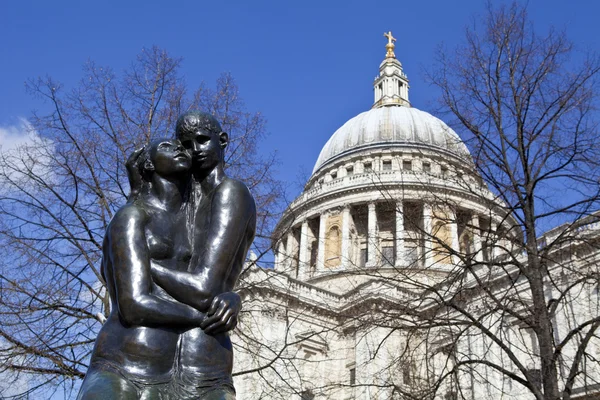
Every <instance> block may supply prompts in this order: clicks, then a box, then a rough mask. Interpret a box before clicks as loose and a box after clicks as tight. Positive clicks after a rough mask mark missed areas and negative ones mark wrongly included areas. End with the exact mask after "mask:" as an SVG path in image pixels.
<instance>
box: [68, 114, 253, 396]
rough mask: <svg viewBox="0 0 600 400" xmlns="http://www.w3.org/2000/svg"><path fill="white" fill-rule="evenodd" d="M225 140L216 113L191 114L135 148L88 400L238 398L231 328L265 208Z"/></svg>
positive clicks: (109, 252)
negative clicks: (228, 161) (235, 168)
mask: <svg viewBox="0 0 600 400" xmlns="http://www.w3.org/2000/svg"><path fill="white" fill-rule="evenodd" d="M227 143H228V137H227V134H226V133H225V132H223V131H222V129H221V126H220V124H219V122H218V121H217V120H216V119H215V118H214V117H213V116H211V115H209V114H206V113H201V112H188V113H185V114H184V115H182V116H181V117H179V119H178V120H177V125H176V139H160V140H156V141H153V142H152V143H150V144H148V145H147V146H145V147H144V148H143V149H141V150H137V151H136V152H134V154H133V155H132V156H131V157H130V158H129V161H128V163H127V167H128V172H129V179H130V183H131V187H132V190H131V195H130V198H129V201H128V203H127V204H126V205H125V206H123V207H122V208H121V209H120V210H119V211H118V212H117V213H116V214H115V216H114V217H113V219H112V221H111V222H110V224H109V226H108V229H107V231H106V236H105V238H104V245H103V259H102V274H103V276H104V279H105V281H106V286H107V289H108V291H109V294H110V298H111V313H110V316H109V317H108V319H107V320H106V322H105V323H104V326H103V327H102V329H101V330H100V333H99V334H98V338H97V339H96V345H95V347H94V351H93V353H92V358H91V362H90V367H89V370H88V372H87V374H86V377H85V379H84V381H83V384H82V387H81V390H80V392H79V396H78V399H81V400H90V399H102V400H104V399H144V400H146V399H160V400H167V399H169V400H170V399H207V400H208V399H211V400H212V399H214V400H217V399H219V400H225V399H227V400H229V399H235V391H234V388H233V382H232V377H231V371H232V367H233V365H232V364H233V353H232V348H231V341H230V339H229V334H228V333H227V332H228V331H229V330H231V329H233V328H234V327H235V325H236V323H237V315H238V313H239V311H240V309H241V301H240V298H239V296H238V295H237V294H236V293H234V292H232V291H233V288H234V285H235V283H236V280H237V279H238V276H239V274H240V272H241V270H242V267H243V264H244V260H245V258H246V253H247V251H248V248H249V247H250V244H251V243H252V240H253V238H254V233H255V230H256V207H255V203H254V199H253V198H252V195H251V194H250V192H249V191H248V188H247V187H246V186H245V185H244V184H243V183H241V182H239V181H237V180H235V179H231V178H229V177H227V176H226V175H225V173H224V170H223V168H224V165H223V164H224V159H223V154H224V150H225V147H226V146H227Z"/></svg>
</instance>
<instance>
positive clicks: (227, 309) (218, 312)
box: [200, 292, 242, 335]
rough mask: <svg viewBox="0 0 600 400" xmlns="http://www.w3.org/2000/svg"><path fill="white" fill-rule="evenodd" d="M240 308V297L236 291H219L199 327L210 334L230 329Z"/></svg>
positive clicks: (234, 323)
mask: <svg viewBox="0 0 600 400" xmlns="http://www.w3.org/2000/svg"><path fill="white" fill-rule="evenodd" d="M241 309H242V299H241V298H240V296H239V295H238V294H237V293H235V292H225V293H221V294H219V295H217V296H215V298H214V299H213V301H212V303H211V305H210V308H209V310H208V312H207V313H206V319H205V320H204V322H203V323H202V325H201V326H200V327H201V328H202V329H203V330H204V332H206V333H207V334H210V335H215V334H217V333H222V332H227V331H230V330H232V329H233V328H235V326H236V325H237V322H238V314H239V313H240V310H241Z"/></svg>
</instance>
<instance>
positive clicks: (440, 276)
mask: <svg viewBox="0 0 600 400" xmlns="http://www.w3.org/2000/svg"><path fill="white" fill-rule="evenodd" d="M482 23H483V26H482V27H479V26H475V27H474V28H473V29H468V30H467V32H466V41H465V44H464V45H462V46H461V47H459V48H458V49H457V51H456V52H453V53H450V52H447V51H441V52H440V58H439V62H438V64H437V66H436V68H435V69H434V70H433V71H432V72H430V75H429V77H430V79H431V82H432V83H433V84H435V85H436V86H437V87H438V88H439V89H440V91H441V95H442V96H441V100H442V111H446V112H445V115H446V116H448V117H449V118H450V121H449V122H451V125H452V126H453V128H455V130H456V131H457V132H458V133H459V134H460V136H461V137H462V138H463V139H464V140H465V142H466V144H467V146H468V147H469V149H470V151H471V158H470V159H463V160H459V159H458V158H457V159H450V157H448V156H447V155H445V154H443V155H441V156H440V155H437V156H436V155H433V154H432V153H426V152H423V154H421V157H418V158H420V159H421V160H426V158H427V157H428V158H429V160H426V161H427V163H428V164H427V167H425V164H423V163H421V161H419V163H420V164H422V165H420V166H419V169H418V170H415V167H414V166H413V167H411V166H410V165H409V166H408V168H407V169H404V166H403V165H401V164H402V163H400V166H399V167H395V168H397V172H393V171H392V170H391V169H390V170H389V171H385V173H380V171H373V172H371V173H370V176H371V178H370V179H372V181H371V186H372V187H376V188H379V190H380V196H379V197H378V199H377V207H376V208H377V212H378V213H381V215H380V216H379V217H378V218H379V220H378V221H380V222H381V223H380V224H379V226H378V227H374V228H373V231H374V232H375V234H374V235H372V234H371V233H370V232H369V231H370V230H371V229H370V228H368V227H367V226H365V224H366V222H365V218H364V217H362V216H361V215H360V214H361V212H366V208H367V205H366V204H364V201H365V200H364V198H366V197H364V198H362V200H361V202H362V203H360V204H359V202H357V203H356V204H351V205H350V206H348V205H347V204H344V205H342V206H340V208H344V209H345V213H346V214H345V215H346V216H349V222H344V223H347V224H348V225H349V228H348V230H347V232H348V231H349V232H350V234H349V239H348V241H349V243H355V242H354V241H353V240H354V238H357V240H356V243H359V244H360V243H362V242H361V241H363V242H364V241H366V242H373V243H374V245H373V246H369V243H366V244H365V243H363V247H357V245H356V244H351V245H349V246H348V247H350V246H354V247H355V249H356V250H366V251H367V253H366V254H367V259H368V260H369V261H368V262H365V259H364V258H362V259H361V257H360V253H359V252H354V253H352V251H350V252H349V253H347V254H350V257H352V258H351V259H347V260H342V258H343V257H345V255H344V254H343V252H342V250H341V246H340V243H341V242H340V241H339V236H335V235H334V236H332V239H331V240H332V242H331V243H333V245H332V246H331V254H330V256H331V259H332V260H336V261H335V262H338V263H339V262H340V261H345V262H346V267H345V269H344V268H342V269H343V271H342V269H340V273H343V274H344V275H343V276H344V279H345V282H344V284H345V285H346V286H347V287H348V289H346V291H345V292H344V294H337V295H336V294H335V293H332V292H328V291H327V290H326V288H323V287H319V285H318V283H314V284H313V283H311V282H309V283H305V282H301V280H302V277H301V275H302V274H301V273H299V272H298V271H299V270H300V269H303V271H304V273H305V277H306V276H308V277H311V276H310V274H311V272H310V270H311V268H312V267H314V266H313V265H312V264H311V263H312V259H311V256H310V255H309V254H304V255H303V256H299V246H298V244H299V243H301V242H303V241H308V242H309V243H316V242H317V241H318V240H319V239H318V237H319V235H320V234H321V233H322V232H321V228H318V225H319V224H318V223H315V222H319V221H316V220H308V221H306V220H305V221H304V222H307V226H308V229H303V228H302V227H301V224H299V223H298V222H302V221H301V220H300V221H298V220H296V219H295V217H294V216H291V214H292V213H293V212H294V211H295V210H294V209H293V204H292V208H291V209H290V210H289V211H288V213H289V214H290V216H289V218H288V220H289V221H290V223H292V222H293V223H294V224H295V225H294V226H290V227H289V229H285V227H283V226H281V227H280V231H279V232H277V233H278V235H279V237H278V239H277V241H280V242H281V243H280V245H278V248H279V249H280V251H278V257H279V262H278V263H279V265H280V266H281V267H282V268H283V272H284V273H285V274H287V277H286V278H283V277H282V278H280V279H281V280H282V281H284V282H282V283H280V284H278V285H275V281H274V280H273V279H271V280H267V279H266V278H265V279H263V280H262V281H261V280H260V279H258V278H257V280H256V281H255V284H256V286H257V287H256V288H254V289H253V290H254V291H253V293H254V295H257V294H259V293H262V297H260V298H259V297H257V301H260V302H263V303H265V304H263V306H262V307H259V308H260V309H261V310H263V311H262V312H263V314H268V311H266V310H268V309H269V306H272V305H273V304H276V303H280V304H284V305H285V309H286V314H285V316H280V317H279V321H280V322H281V324H283V325H285V327H284V328H280V333H281V332H283V335H280V336H279V338H280V339H281V338H294V339H296V340H297V339H299V338H301V337H302V333H303V332H302V331H301V329H305V328H300V329H294V327H293V324H292V322H293V321H297V320H302V319H304V320H305V324H309V323H310V322H306V321H314V325H315V329H314V330H313V331H312V333H313V334H317V335H322V336H324V337H328V335H330V334H331V333H334V332H335V334H332V335H330V336H329V337H328V340H330V341H329V342H328V343H329V345H330V346H332V348H329V349H327V351H324V353H327V357H326V359H325V360H318V361H315V366H316V365H321V364H320V363H322V364H325V363H328V365H329V367H328V368H331V369H329V371H334V370H335V368H338V370H339V369H340V368H349V370H348V371H352V372H351V374H349V376H350V377H351V378H348V379H347V380H345V381H343V382H342V381H340V380H338V381H335V382H332V383H331V385H330V386H328V387H325V386H323V387H316V388H314V390H313V391H312V393H316V392H318V393H321V394H323V395H324V396H326V397H327V396H331V397H330V398H336V397H335V395H334V394H332V393H335V392H334V390H336V389H339V388H343V387H346V388H352V391H351V392H350V391H346V392H344V393H345V396H348V393H352V394H351V396H354V397H356V398H358V397H360V398H369V396H373V397H375V396H379V397H378V398H390V399H396V398H402V399H423V398H428V399H434V398H435V399H479V398H484V397H486V396H487V397H490V398H501V397H502V398H515V399H520V398H536V399H553V400H554V399H571V398H575V397H579V398H583V397H584V396H586V395H587V396H594V395H595V396H597V393H598V391H599V390H598V389H599V388H600V362H599V360H598V354H600V331H599V330H598V326H599V325H600V297H599V290H598V287H599V283H600V275H599V272H600V271H599V270H598V258H599V257H600V247H599V244H600V241H599V239H600V229H599V228H600V223H599V222H598V221H600V213H599V209H598V208H599V207H598V206H599V205H600V202H599V200H600V198H599V191H600V184H599V182H600V168H599V167H600V165H598V163H599V162H600V157H599V156H600V154H599V150H600V147H599V146H600V144H599V143H598V130H597V114H596V111H597V110H596V105H597V78H598V71H599V69H600V62H599V60H598V59H597V58H596V57H595V56H593V55H581V54H578V53H576V52H575V51H574V50H573V48H572V45H571V43H570V42H569V41H568V40H567V38H566V36H565V34H564V33H563V32H557V31H555V30H550V31H549V32H548V34H547V35H544V36H540V35H538V34H536V33H535V30H534V27H533V25H532V24H531V22H530V21H529V20H528V19H527V14H526V11H525V9H524V8H523V7H522V6H520V5H518V4H513V5H511V6H509V7H499V8H494V7H492V6H491V5H490V6H489V8H488V15H487V18H485V19H484V20H483V22H482ZM410 151H411V152H413V153H414V152H415V151H416V150H414V149H412V148H411V150H410ZM390 152H391V153H392V154H391V156H390V157H395V156H394V154H393V153H394V149H391V150H390ZM444 157H445V158H446V159H443V158H444ZM357 160H358V157H356V158H354V159H352V163H349V164H348V165H353V167H352V168H354V166H355V165H356V164H358V163H360V162H361V161H357ZM365 162H366V163H368V165H369V170H370V169H371V167H372V164H371V162H370V161H365ZM429 162H431V164H429ZM434 163H437V164H438V165H434ZM329 167H330V168H331V171H333V172H332V173H335V174H336V176H337V173H338V172H337V171H338V168H339V170H341V169H342V168H345V166H344V165H343V162H340V163H339V164H335V163H333V162H332V163H331V165H330V166H329ZM363 167H364V165H363ZM390 168H392V167H390ZM365 169H366V168H365ZM354 173H355V174H356V172H355V171H354ZM360 174H362V175H360V176H352V177H351V178H352V180H353V182H354V183H353V184H354V185H356V186H358V184H359V183H360V182H362V181H364V180H366V179H369V178H368V174H367V173H366V172H361V173H360ZM399 176H400V177H401V178H402V179H401V180H400V179H398V180H397V181H391V180H390V179H391V178H390V177H394V179H396V178H398V177H399ZM329 178H330V179H334V181H330V182H329V183H328V182H327V181H326V180H325V181H324V182H323V183H322V185H324V186H325V185H330V186H331V188H332V189H331V190H332V191H333V190H334V189H333V188H335V190H338V191H339V192H341V191H342V190H343V187H342V186H343V185H342V178H339V177H337V180H335V179H336V178H335V177H334V178H331V175H330V176H329ZM315 180H316V178H315ZM407 182H408V183H409V184H410V186H411V187H410V188H406V187H405V186H408V183H407ZM311 185H312V186H310V187H307V192H309V191H312V192H314V193H318V194H319V195H322V194H323V192H319V190H320V185H321V183H320V182H313V183H312V184H311ZM336 185H337V186H336ZM403 185H404V186H403ZM357 190H358V189H357ZM409 190H412V191H414V193H415V194H417V195H415V194H413V195H412V197H406V198H405V197H404V196H405V193H406V192H408V191H409ZM457 193H458V194H457ZM305 194H306V196H305V197H306V198H309V195H311V194H310V193H305ZM315 197H317V194H315V195H314V197H312V198H311V199H314V198H315ZM346 201H348V200H347V199H343V200H340V204H342V203H344V202H346ZM370 201H371V200H370ZM399 203H401V204H402V206H401V207H399V206H398V204H399ZM426 207H428V210H427V216H425V208H426ZM299 208H300V207H299ZM374 209H375V208H374ZM303 211H304V210H303V209H301V210H300V211H299V212H303ZM332 212H333V213H337V214H336V215H335V216H334V217H335V218H340V219H342V218H346V217H341V216H340V214H341V213H340V212H339V210H337V211H336V210H333V211H332ZM398 215H399V216H400V217H398ZM396 218H399V220H400V221H401V223H396V227H394V226H393V222H392V221H395V220H396ZM344 221H347V220H345V219H344ZM361 224H362V225H361ZM386 224H387V225H390V226H385V225H386ZM323 226H325V225H323ZM398 226H401V227H402V236H403V238H402V240H403V246H405V253H404V257H403V259H402V260H401V262H400V263H398V262H397V261H398V260H397V259H395V258H396V256H395V254H398V252H397V247H396V246H397V243H399V242H400V241H399V240H398V232H397V231H395V229H397V227H398ZM355 231H356V232H355ZM303 232H309V234H308V235H307V236H304V235H306V234H305V233H303ZM311 232H312V233H311ZM316 232H317V233H316ZM286 237H287V239H286ZM328 240H329V238H328V237H325V241H328ZM311 241H313V242H311ZM290 243H291V245H290ZM327 243H329V242H327ZM393 243H396V244H393ZM392 244H393V245H392ZM308 248H310V246H309V245H305V249H308ZM325 248H326V249H327V248H328V246H327V245H326V246H325ZM369 249H374V250H376V251H377V254H376V255H375V256H373V255H371V254H369V252H370V251H371V250H369ZM326 251H328V250H326ZM390 251H391V252H390ZM390 254H391V256H390ZM303 260H304V262H305V263H307V262H308V263H309V265H302V262H303ZM371 260H373V261H372V262H371ZM334 264H335V263H334V262H332V265H333V266H334V267H336V265H337V264H335V265H334ZM286 268H287V269H286ZM326 268H327V266H325V272H328V271H327V270H326ZM319 272H321V271H319ZM334 272H335V271H333V270H332V272H331V274H333V273H334ZM261 273H262V272H261ZM257 275H258V274H257ZM324 275H325V274H324ZM314 276H316V278H317V279H315V280H314V281H313V282H316V281H318V279H319V275H314ZM296 277H298V280H296V279H295V278H296ZM363 289H364V290H363ZM341 290H342V289H340V291H341ZM311 298H312V299H313V300H315V301H314V304H311V303H310V299H311ZM267 303H268V304H267ZM307 310H311V311H307ZM257 312H258V311H257ZM305 313H306V315H304V314H305ZM324 315H327V317H325V316H324ZM329 315H331V316H332V317H331V319H330V320H326V318H328V317H329ZM265 321H270V320H269V319H268V318H265V319H264V320H262V321H260V322H259V323H256V324H255V326H254V327H253V329H255V332H254V333H255V335H259V334H265V335H269V334H270V335H271V336H273V335H274V333H273V331H274V330H276V329H275V325H274V324H269V323H267V322H265ZM304 326H306V325H304ZM257 332H258V333H257ZM266 332H268V333H266ZM348 336H352V338H353V339H352V340H354V342H353V343H354V345H355V346H356V347H352V346H349V347H348V348H347V349H345V350H344V349H339V348H337V350H334V348H335V345H336V344H337V342H341V341H343V340H345V339H344V338H345V337H348ZM281 342H282V343H279V345H278V347H275V346H274V347H272V348H271V349H270V350H271V351H272V353H273V354H285V353H279V352H280V351H283V350H285V349H287V350H288V351H291V350H293V349H298V348H301V347H302V343H297V342H292V341H285V340H281ZM350 342H351V341H350ZM361 343H362V346H363V347H359V346H361ZM286 346H287V347H286ZM344 351H348V352H355V354H356V355H355V357H356V360H357V361H356V364H355V366H352V365H350V366H346V365H344V361H340V362H338V363H337V364H336V362H337V360H347V357H346V356H345V355H344V354H343V352H344ZM294 355H295V358H294V359H292V358H289V359H288V361H289V364H288V365H286V366H285V368H284V367H283V366H280V367H279V369H277V368H276V367H274V368H273V369H274V371H273V373H271V374H270V380H269V382H270V384H271V385H272V387H279V388H287V387H288V386H290V385H291V386H293V388H294V390H295V392H294V391H293V390H289V393H296V394H302V393H304V392H303V391H302V385H304V384H306V383H307V382H309V383H310V382H315V381H318V382H326V381H327V380H326V379H325V380H324V379H318V380H314V379H313V376H311V375H310V374H307V373H306V372H303V365H306V363H309V362H310V358H306V357H304V356H302V355H301V354H299V353H295V354H294ZM359 355H360V357H361V359H362V361H360V362H359V361H358V358H359ZM274 362H275V359H274V358H266V357H265V359H264V360H263V362H262V364H260V362H259V363H257V364H259V365H262V366H263V370H266V369H268V368H271V366H272V365H273V363H274ZM332 366H335V368H334V367H332ZM315 368H316V367H315ZM279 371H284V372H285V375H279V376H278V375H277V372H279ZM364 371H370V372H364ZM361 373H362V374H363V378H364V379H363V380H362V381H361V380H360V379H358V375H360V374H361ZM294 374H295V375H294ZM352 374H354V375H352ZM365 374H371V375H370V376H368V377H365V376H364V375H365ZM292 375H294V376H298V377H300V378H302V379H300V378H298V379H296V380H295V379H290V376H292ZM321 376H322V375H321ZM354 378H356V379H354ZM325 385H327V384H325ZM281 390H284V389H281ZM361 396H362V397H361ZM589 398H592V397H589Z"/></svg>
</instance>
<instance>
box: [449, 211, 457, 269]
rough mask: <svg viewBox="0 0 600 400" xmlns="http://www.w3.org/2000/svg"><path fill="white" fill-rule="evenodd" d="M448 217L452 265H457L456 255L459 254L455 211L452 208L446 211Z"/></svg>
mask: <svg viewBox="0 0 600 400" xmlns="http://www.w3.org/2000/svg"><path fill="white" fill-rule="evenodd" d="M448 217H449V218H450V236H451V237H452V243H451V245H452V250H453V252H454V254H453V255H452V264H454V265H457V264H458V263H459V262H460V257H458V253H459V252H460V245H459V244H458V223H457V221H456V210H455V209H453V208H449V209H448Z"/></svg>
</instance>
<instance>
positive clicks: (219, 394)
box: [202, 388, 235, 400]
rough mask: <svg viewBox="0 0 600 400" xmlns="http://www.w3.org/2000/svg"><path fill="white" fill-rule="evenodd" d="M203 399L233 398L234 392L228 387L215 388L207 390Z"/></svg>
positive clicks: (219, 399) (220, 399)
mask: <svg viewBox="0 0 600 400" xmlns="http://www.w3.org/2000/svg"><path fill="white" fill-rule="evenodd" d="M202 399H203V400H235V392H234V391H233V390H231V389H229V388H223V389H215V390H211V391H210V392H208V393H207V394H206V395H205V396H204V397H202Z"/></svg>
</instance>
